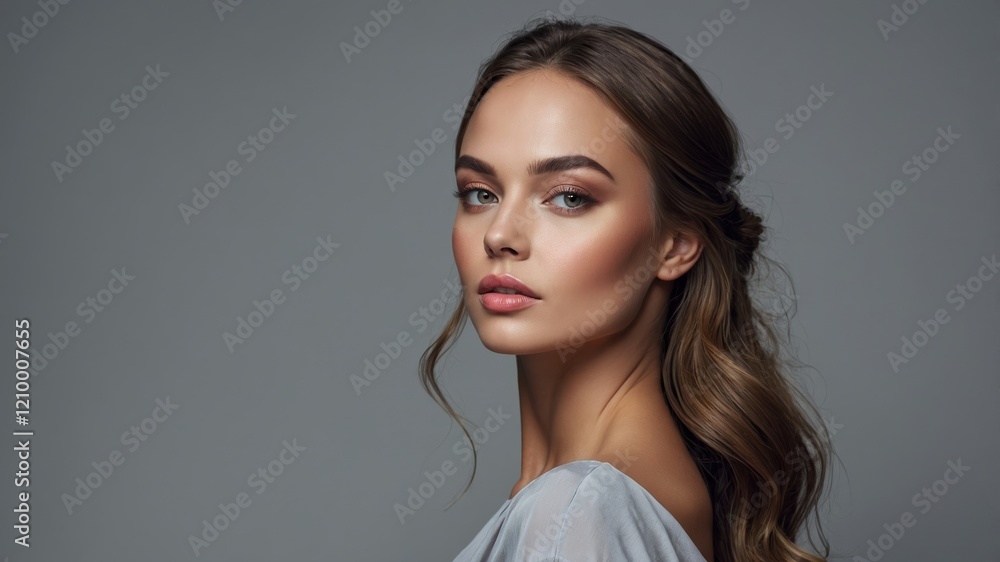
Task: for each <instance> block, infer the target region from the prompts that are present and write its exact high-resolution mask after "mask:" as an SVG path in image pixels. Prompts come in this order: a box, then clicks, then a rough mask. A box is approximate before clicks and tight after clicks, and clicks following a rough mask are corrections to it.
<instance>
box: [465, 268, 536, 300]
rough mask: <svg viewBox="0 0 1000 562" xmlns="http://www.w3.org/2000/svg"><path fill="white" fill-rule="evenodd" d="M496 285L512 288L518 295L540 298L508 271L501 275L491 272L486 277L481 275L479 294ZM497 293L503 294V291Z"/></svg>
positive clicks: (490, 289) (494, 287)
mask: <svg viewBox="0 0 1000 562" xmlns="http://www.w3.org/2000/svg"><path fill="white" fill-rule="evenodd" d="M497 287H503V288H505V289H512V290H514V291H516V292H517V293H518V295H522V296H525V297H530V298H533V299H540V298H541V297H539V296H538V295H537V294H535V292H534V291H532V290H531V288H529V287H528V286H527V285H525V284H524V283H522V282H521V280H520V279H518V278H517V277H514V276H513V275H511V274H509V273H504V274H503V275H494V274H492V273H491V274H489V275H487V276H486V277H483V280H482V281H480V282H479V294H480V295H482V294H484V293H488V292H490V291H492V290H493V289H496V288H497ZM498 294H503V293H498ZM508 296H516V295H508Z"/></svg>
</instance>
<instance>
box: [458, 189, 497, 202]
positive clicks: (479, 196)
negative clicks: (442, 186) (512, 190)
mask: <svg viewBox="0 0 1000 562" xmlns="http://www.w3.org/2000/svg"><path fill="white" fill-rule="evenodd" d="M470 193H474V194H475V197H471V199H473V200H474V201H476V202H470V201H469V199H470V197H469V194H470ZM452 195H454V196H455V197H456V198H457V199H458V200H459V201H461V202H462V203H463V204H465V205H471V206H473V207H481V206H483V205H489V204H490V203H494V202H495V201H489V198H490V197H494V198H495V197H496V195H494V194H493V192H492V191H489V190H488V189H486V188H483V187H476V186H475V185H467V186H464V187H461V188H459V189H456V190H455V192H454V193H453V194H452ZM484 199H486V200H485V201H484Z"/></svg>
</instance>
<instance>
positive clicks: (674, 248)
mask: <svg viewBox="0 0 1000 562" xmlns="http://www.w3.org/2000/svg"><path fill="white" fill-rule="evenodd" d="M701 249H702V245H701V240H700V239H699V238H698V237H697V236H695V235H694V234H691V233H688V232H684V231H673V232H669V233H667V236H666V238H665V239H664V240H663V244H662V245H661V246H660V269H659V271H657V273H656V277H657V278H659V279H662V280H664V281H673V280H674V279H677V278H678V277H680V276H681V275H684V274H685V273H687V272H688V270H690V269H691V268H692V267H694V264H695V262H697V261H698V258H699V257H700V256H701Z"/></svg>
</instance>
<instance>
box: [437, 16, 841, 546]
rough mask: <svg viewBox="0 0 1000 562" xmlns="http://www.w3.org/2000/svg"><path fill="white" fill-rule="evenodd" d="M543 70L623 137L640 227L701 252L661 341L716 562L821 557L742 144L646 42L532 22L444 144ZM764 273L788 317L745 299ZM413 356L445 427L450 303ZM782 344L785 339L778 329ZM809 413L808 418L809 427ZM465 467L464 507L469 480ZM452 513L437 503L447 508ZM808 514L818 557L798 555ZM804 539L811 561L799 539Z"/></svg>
mask: <svg viewBox="0 0 1000 562" xmlns="http://www.w3.org/2000/svg"><path fill="white" fill-rule="evenodd" d="M540 69H551V70H555V71H558V72H560V73H563V74H564V75H566V76H568V77H571V78H574V79H576V80H579V81H580V82H582V83H584V84H586V85H588V86H589V87H590V88H592V89H593V91H595V92H597V93H598V94H600V95H601V97H602V98H603V99H604V100H606V102H607V103H608V104H610V106H611V107H612V108H614V109H615V110H616V111H617V113H618V115H619V116H620V118H621V119H623V120H624V122H625V123H626V124H627V125H628V127H627V128H626V130H625V140H626V141H627V142H628V144H629V146H630V147H631V148H632V149H634V150H635V151H636V153H637V154H639V155H640V156H641V157H642V158H643V160H644V161H645V163H646V166H647V167H648V169H649V171H650V175H651V180H652V185H651V186H650V189H651V192H652V197H651V201H652V202H653V207H654V208H653V214H654V216H655V220H654V227H655V228H654V230H655V233H656V236H657V237H658V236H659V235H660V233H663V232H665V229H668V228H669V229H671V231H675V232H676V231H679V232H686V233H689V234H691V235H693V236H696V237H697V238H698V239H700V240H701V242H702V246H703V250H702V254H701V256H699V258H698V260H697V262H696V263H695V264H694V266H693V267H692V268H691V269H690V270H689V271H688V272H687V273H686V274H684V275H683V276H681V277H680V278H678V279H676V280H675V281H674V284H673V289H672V292H671V295H670V300H669V304H668V310H667V311H666V313H667V314H666V321H665V325H664V328H663V332H662V334H661V340H660V341H661V352H662V355H663V361H662V367H661V376H662V383H663V384H662V386H661V389H662V391H663V396H664V399H665V400H666V402H667V404H668V405H669V409H670V411H671V415H672V416H673V417H674V419H675V420H676V421H677V422H678V426H679V428H680V430H681V434H682V436H683V438H684V442H685V445H686V447H687V449H688V451H689V452H690V453H691V455H692V457H693V458H694V459H695V462H696V463H697V465H698V469H699V471H700V472H701V474H702V477H703V478H704V479H705V481H706V483H707V485H708V487H709V491H710V494H711V498H712V502H713V511H714V515H713V537H714V538H713V541H714V543H713V549H714V552H715V559H716V560H718V561H719V562H737V561H750V560H752V561H760V560H767V561H776V560H807V561H819V560H824V559H825V558H826V557H827V556H828V555H829V549H830V547H829V543H828V541H827V539H826V537H825V536H824V534H823V530H822V528H821V527H820V526H819V513H818V504H819V502H820V497H821V495H822V492H823V484H824V482H825V480H826V475H827V467H828V463H829V460H830V455H831V453H832V444H831V441H830V435H829V432H828V431H827V429H826V426H825V423H824V422H823V420H822V416H821V415H819V413H818V410H817V409H816V407H815V406H813V405H812V404H811V403H810V401H809V399H808V397H807V395H806V394H805V393H804V392H803V391H802V390H800V389H799V388H798V387H797V386H796V385H795V384H793V380H792V378H791V376H790V375H791V369H792V368H793V367H794V366H799V365H802V364H801V363H799V362H798V361H796V360H794V359H793V358H790V357H783V353H782V343H783V340H782V339H781V338H780V337H779V336H780V331H779V330H778V329H777V326H778V324H779V321H780V320H781V319H782V318H785V319H786V320H787V319H788V318H789V315H788V314H789V311H791V312H792V314H793V315H794V310H795V297H794V286H793V285H792V284H791V279H790V277H788V276H787V271H785V270H784V268H783V267H781V265H780V264H777V263H776V262H774V260H771V259H770V258H768V257H766V256H765V255H763V253H762V250H760V249H759V246H760V244H761V242H762V241H763V240H764V233H765V227H764V224H763V219H762V217H761V216H760V215H759V214H758V213H756V212H755V211H753V210H751V209H749V208H748V207H747V206H745V205H744V204H743V203H742V202H741V199H740V196H739V194H738V192H737V191H736V189H735V188H736V185H737V184H739V183H740V182H741V181H742V180H743V174H742V168H741V154H742V143H741V141H740V137H739V133H738V131H737V128H736V126H735V125H734V123H733V121H732V120H731V119H730V117H729V116H728V115H727V113H726V112H725V110H724V109H723V108H722V107H721V105H720V104H719V103H718V101H717V100H716V99H715V98H714V97H713V95H712V93H711V92H710V90H709V89H708V88H707V87H706V85H705V84H704V82H702V80H701V79H700V78H699V77H698V75H697V74H696V73H695V71H694V70H693V69H692V68H691V67H690V66H688V65H687V64H686V63H685V62H684V61H683V60H681V59H680V58H679V57H678V56H677V55H676V54H675V53H674V52H673V51H671V50H670V49H669V48H667V47H666V46H664V45H662V44H661V43H659V42H658V41H656V40H655V39H653V38H652V37H650V36H648V35H645V34H643V33H641V32H638V31H635V30H632V29H630V28H627V27H624V26H620V25H612V24H605V23H584V22H581V21H578V20H557V19H556V20H554V19H550V18H542V19H537V20H533V21H532V22H528V24H526V25H525V27H523V28H522V29H520V30H518V31H516V32H515V33H514V34H513V36H512V37H510V38H509V39H508V40H507V41H506V43H505V44H503V45H502V46H501V47H500V48H499V49H498V50H497V52H496V53H495V54H494V55H493V56H492V57H490V58H489V59H487V60H486V61H485V62H484V63H483V64H482V65H481V67H480V69H479V75H478V78H477V80H476V83H475V86H474V88H473V91H472V94H471V97H470V98H469V101H468V105H467V107H466V111H465V114H464V116H463V118H462V121H461V125H460V127H459V129H458V134H457V136H456V140H455V157H456V158H458V156H459V155H460V154H459V151H460V149H461V145H462V139H463V137H464V135H465V131H466V127H467V125H468V123H469V119H470V117H471V116H472V113H473V112H474V111H475V109H476V107H477V106H478V104H479V102H480V100H481V99H482V98H483V95H484V94H485V93H486V92H487V90H489V88H490V87H491V86H492V85H493V84H495V83H496V82H497V81H499V80H501V79H503V78H505V77H508V76H511V75H513V74H516V73H519V72H524V71H530V70H540ZM770 265H774V266H776V267H777V268H778V269H780V270H781V271H782V272H784V273H785V274H786V277H787V278H788V283H789V286H788V289H789V290H790V291H791V295H792V296H790V297H788V296H787V295H785V298H781V297H779V300H781V301H784V302H785V303H787V304H788V305H789V307H788V308H781V307H779V309H778V310H777V311H772V310H770V309H769V308H768V307H766V306H764V305H763V304H762V302H760V301H757V300H755V298H754V295H753V294H752V293H751V289H752V288H753V286H754V282H755V281H760V280H763V279H765V277H764V276H762V274H763V273H765V272H767V273H770V272H771V269H770V267H769V266H770ZM457 301H458V305H457V308H456V310H455V311H454V313H453V314H452V316H451V318H450V319H449V321H448V322H447V324H446V325H445V326H444V328H443V330H442V332H441V334H440V335H439V336H438V337H437V338H436V339H435V340H434V341H433V342H432V343H431V344H430V346H429V347H428V348H427V349H426V350H425V351H424V352H423V354H422V355H421V358H420V364H419V374H420V381H421V384H422V385H423V387H424V389H425V390H426V391H427V392H428V394H429V395H430V396H431V397H432V398H433V399H434V400H435V402H437V403H438V405H439V406H441V408H442V409H444V411H445V412H446V413H447V414H448V415H449V416H450V417H451V418H452V419H453V420H454V421H457V422H458V423H459V425H460V426H461V428H462V431H463V432H465V435H466V436H467V437H468V438H469V442H470V444H472V446H473V456H474V459H476V460H477V459H478V456H477V455H476V453H475V442H474V440H473V439H472V438H471V436H470V435H469V432H468V430H467V429H466V428H465V425H464V424H463V423H462V420H466V421H468V420H467V419H466V418H464V417H463V416H461V415H460V414H458V413H457V412H456V411H455V409H454V408H453V407H452V406H451V405H450V404H449V403H448V400H447V398H446V397H445V394H444V393H443V391H442V389H441V387H440V386H439V384H438V381H437V378H436V376H435V366H436V365H437V363H438V360H439V359H440V357H441V356H442V354H444V353H447V351H448V350H449V349H450V348H451V346H452V345H453V344H454V343H455V341H457V339H458V337H459V336H460V334H461V331H462V327H463V326H464V325H465V320H466V319H467V311H466V309H465V306H464V301H463V299H462V298H461V296H460V298H458V299H457ZM787 333H788V337H789V339H790V338H791V328H790V324H788V330H787ZM807 413H812V414H815V415H816V418H817V420H816V421H814V420H813V419H812V418H810V417H809V416H808V415H807ZM475 467H476V461H475V460H474V463H473V471H472V476H471V477H470V479H469V482H468V483H467V484H466V487H465V489H463V490H462V493H461V494H460V495H459V496H458V497H457V498H456V500H457V499H458V498H460V497H461V495H464V493H465V491H466V490H468V487H469V486H470V485H471V483H472V479H473V478H475V470H476V468H475ZM449 506H450V504H449ZM813 509H816V510H817V513H816V515H817V521H816V526H817V531H818V533H819V539H820V541H821V543H822V545H823V551H822V554H823V555H824V557H823V558H819V557H817V556H816V555H815V554H812V553H810V552H808V551H806V550H804V549H803V548H801V547H799V546H798V545H797V544H796V537H797V535H798V534H799V532H800V530H801V529H802V528H803V527H804V526H805V525H806V524H807V519H808V517H809V515H810V511H811V510H813ZM809 542H810V544H811V545H812V546H813V548H814V549H815V548H816V547H815V543H814V541H813V538H812V533H811V530H810V533H809Z"/></svg>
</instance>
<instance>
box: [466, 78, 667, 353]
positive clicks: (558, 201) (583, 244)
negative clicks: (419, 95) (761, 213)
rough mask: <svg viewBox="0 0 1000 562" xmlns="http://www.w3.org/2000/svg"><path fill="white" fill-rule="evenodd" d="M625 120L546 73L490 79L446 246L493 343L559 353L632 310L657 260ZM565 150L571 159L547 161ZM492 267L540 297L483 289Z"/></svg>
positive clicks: (646, 197)
mask: <svg viewBox="0 0 1000 562" xmlns="http://www.w3.org/2000/svg"><path fill="white" fill-rule="evenodd" d="M625 127H626V125H625V124H624V122H623V121H622V120H621V119H620V118H619V117H618V115H617V114H616V113H615V111H614V110H613V109H611V107H609V106H608V105H607V104H606V103H605V102H604V101H603V100H602V99H601V98H600V97H599V96H598V95H597V94H596V93H594V92H593V91H592V90H590V89H589V88H588V87H587V86H585V85H584V84H582V83H580V82H578V81H576V80H574V79H571V78H568V77H566V76H565V75H563V74H560V73H556V72H554V71H551V70H539V71H530V72H522V73H519V74H515V75H513V76H509V77H507V78H505V79H503V80H501V81H499V82H497V83H496V84H495V85H493V87H492V88H490V90H489V91H488V92H487V93H486V95H485V96H484V98H483V100H482V101H481V102H480V104H479V106H478V107H477V108H476V110H475V112H474V113H473V115H472V118H471V119H470V122H469V124H468V127H467V129H466V133H465V137H464V138H463V141H462V146H461V151H460V153H459V154H460V157H459V160H458V162H457V169H456V181H457V188H458V189H459V190H463V189H469V190H470V191H468V192H466V193H464V194H463V195H462V196H461V198H460V199H459V203H458V211H457V214H456V215H455V226H454V230H453V232H452V249H453V251H454V254H455V263H456V265H457V267H458V272H459V277H460V278H461V281H462V284H463V286H464V287H465V306H466V307H467V309H468V311H469V315H470V318H471V319H472V323H473V325H474V326H475V328H476V331H477V332H478V333H479V337H480V339H482V341H483V344H484V345H485V346H486V347H487V348H488V349H490V350H492V351H495V352H497V353H509V354H531V353H538V352H543V351H552V350H562V352H561V354H560V355H561V356H562V355H563V354H569V353H573V352H574V351H575V350H577V349H579V347H580V345H581V344H582V343H583V342H585V341H590V340H593V339H595V338H599V337H603V336H606V335H609V334H613V333H615V332H617V331H619V330H621V329H622V328H623V327H625V326H627V325H628V324H629V323H630V322H631V321H632V320H633V319H634V318H635V316H636V314H637V312H638V311H639V309H640V305H641V301H642V300H643V298H642V297H643V295H645V293H646V290H647V288H648V287H649V285H650V283H651V282H652V281H653V280H654V278H655V275H656V271H657V267H658V265H659V263H658V261H657V256H656V254H655V251H654V249H653V248H652V247H651V246H650V245H649V236H650V233H651V229H652V227H653V223H652V207H651V204H652V194H651V188H650V178H649V172H648V170H647V168H646V166H645V163H644V162H643V161H642V159H641V158H640V156H639V155H638V154H636V153H635V152H633V151H632V149H631V148H630V147H629V146H628V144H627V142H626V140H625V130H626V129H625ZM566 157H575V158H574V159H566V160H562V161H561V160H556V161H555V164H554V165H552V164H550V165H548V166H546V165H544V162H545V161H546V160H548V159H553V158H559V159H562V158H566ZM587 159H590V160H592V161H593V163H594V166H588V165H587V163H588V162H589V161H588V160H587ZM540 162H542V163H543V164H542V165H541V169H538V168H539V163H540ZM560 163H561V165H560ZM602 169H603V171H602ZM605 172H606V173H605ZM609 176H610V177H609ZM490 274H494V275H498V276H500V275H503V274H509V275H512V276H514V277H516V278H517V279H518V280H520V281H521V282H522V283H523V284H524V285H526V286H527V287H528V289H530V290H531V292H533V293H534V294H535V295H536V296H537V297H538V298H537V299H525V298H524V297H516V296H511V295H498V294H491V295H486V296H485V297H484V296H483V295H480V294H479V291H478V290H477V289H478V287H479V285H480V282H481V280H482V279H483V278H484V277H486V276H487V275H490ZM504 301H506V303H505V302H504ZM505 304H506V307H505Z"/></svg>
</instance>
